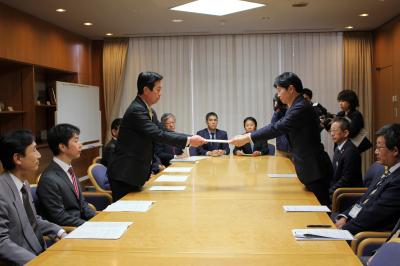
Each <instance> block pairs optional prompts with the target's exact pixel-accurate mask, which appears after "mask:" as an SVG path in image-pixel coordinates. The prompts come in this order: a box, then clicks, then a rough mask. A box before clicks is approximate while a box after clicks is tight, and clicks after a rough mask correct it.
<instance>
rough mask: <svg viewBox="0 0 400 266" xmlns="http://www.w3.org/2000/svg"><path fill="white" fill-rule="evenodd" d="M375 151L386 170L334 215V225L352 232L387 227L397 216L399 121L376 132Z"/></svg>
mask: <svg viewBox="0 0 400 266" xmlns="http://www.w3.org/2000/svg"><path fill="white" fill-rule="evenodd" d="M376 135H377V139H376V149H375V155H376V157H377V161H378V162H379V163H380V164H382V165H384V166H386V167H387V168H388V171H386V172H385V173H384V174H383V175H382V176H381V177H380V178H375V180H374V181H373V182H372V183H371V185H370V186H369V188H368V190H367V192H365V194H364V195H363V196H362V197H361V199H360V200H358V202H357V203H356V204H354V205H353V206H352V207H351V208H349V209H348V210H346V211H345V212H344V213H342V214H339V215H338V216H336V227H337V228H339V229H340V228H341V229H345V230H349V231H350V232H351V233H352V234H357V233H359V232H362V231H390V230H392V229H393V228H394V226H395V224H396V222H397V221H398V219H399V218H400V169H399V168H400V158H399V150H400V124H389V125H386V126H384V127H382V128H381V129H379V130H378V131H377V132H376Z"/></svg>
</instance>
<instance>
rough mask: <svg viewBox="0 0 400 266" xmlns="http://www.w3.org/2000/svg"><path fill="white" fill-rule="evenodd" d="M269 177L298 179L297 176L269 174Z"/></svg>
mask: <svg viewBox="0 0 400 266" xmlns="http://www.w3.org/2000/svg"><path fill="white" fill-rule="evenodd" d="M268 176H269V177H272V178H292V177H297V175H296V174H289V173H288V174H268Z"/></svg>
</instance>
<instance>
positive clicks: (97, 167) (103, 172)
mask: <svg viewBox="0 0 400 266" xmlns="http://www.w3.org/2000/svg"><path fill="white" fill-rule="evenodd" d="M87 173H88V176H89V179H90V181H91V182H92V184H93V186H94V187H95V189H96V191H98V192H104V193H108V194H110V195H111V190H110V184H109V182H108V176H107V167H105V166H104V165H102V164H98V163H95V164H92V165H91V166H89V168H88V172H87Z"/></svg>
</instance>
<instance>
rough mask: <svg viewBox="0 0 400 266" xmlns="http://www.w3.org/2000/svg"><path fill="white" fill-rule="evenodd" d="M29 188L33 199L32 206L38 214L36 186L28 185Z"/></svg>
mask: <svg viewBox="0 0 400 266" xmlns="http://www.w3.org/2000/svg"><path fill="white" fill-rule="evenodd" d="M29 186H30V188H31V195H32V199H33V205H34V206H35V209H36V212H37V213H38V214H39V199H38V196H37V194H36V189H37V185H33V184H32V185H29Z"/></svg>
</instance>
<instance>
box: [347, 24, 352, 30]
mask: <svg viewBox="0 0 400 266" xmlns="http://www.w3.org/2000/svg"><path fill="white" fill-rule="evenodd" d="M345 28H346V29H348V30H351V29H354V27H353V26H350V25H349V26H346V27H345Z"/></svg>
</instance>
